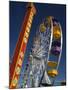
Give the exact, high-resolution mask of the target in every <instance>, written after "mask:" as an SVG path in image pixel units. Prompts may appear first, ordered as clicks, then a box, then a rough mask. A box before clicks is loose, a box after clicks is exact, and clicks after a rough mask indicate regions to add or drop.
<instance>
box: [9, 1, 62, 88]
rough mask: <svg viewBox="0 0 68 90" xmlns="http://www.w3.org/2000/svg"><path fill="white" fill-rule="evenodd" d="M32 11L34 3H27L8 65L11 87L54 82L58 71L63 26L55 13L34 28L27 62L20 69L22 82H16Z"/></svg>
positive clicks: (38, 85)
mask: <svg viewBox="0 0 68 90" xmlns="http://www.w3.org/2000/svg"><path fill="white" fill-rule="evenodd" d="M35 14H36V8H35V6H34V5H33V3H29V4H28V6H27V12H26V15H25V18H24V22H23V24H22V27H21V31H20V34H19V38H18V41H17V44H16V48H15V51H14V56H13V60H12V64H11V66H10V85H9V87H10V88H19V87H20V88H21V87H22V88H25V87H41V86H43V85H48V86H49V85H53V84H54V81H55V78H56V76H57V75H58V67H59V63H60V59H61V53H62V29H61V25H60V23H59V22H58V21H57V20H56V19H55V18H54V17H52V16H48V17H47V18H46V19H44V21H43V22H42V23H41V24H40V25H39V28H38V30H37V31H36V35H35V37H34V39H33V44H32V49H31V52H29V53H30V54H29V59H28V61H29V62H28V63H27V64H26V69H25V71H24V73H23V79H22V84H21V85H20V84H19V83H18V81H19V78H20V73H21V68H22V64H23V60H24V54H25V51H26V46H27V42H28V38H29V33H30V29H31V25H32V20H33V17H34V15H35Z"/></svg>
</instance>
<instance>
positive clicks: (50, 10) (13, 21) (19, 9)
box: [9, 1, 66, 82]
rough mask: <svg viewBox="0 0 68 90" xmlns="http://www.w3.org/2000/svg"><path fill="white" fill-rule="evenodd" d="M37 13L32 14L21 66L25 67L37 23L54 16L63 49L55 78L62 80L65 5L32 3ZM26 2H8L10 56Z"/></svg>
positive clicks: (64, 70)
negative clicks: (59, 28)
mask: <svg viewBox="0 0 68 90" xmlns="http://www.w3.org/2000/svg"><path fill="white" fill-rule="evenodd" d="M34 5H35V7H36V10H37V13H36V15H35V16H34V19H33V23H32V27H31V32H30V36H29V40H28V44H27V49H26V54H25V58H24V64H23V66H22V68H24V67H25V64H26V63H27V60H28V55H29V52H30V50H31V46H32V41H33V37H34V35H35V33H36V30H37V29H38V26H39V24H40V23H41V22H42V21H43V20H44V18H46V17H47V16H54V17H55V18H56V19H57V20H58V21H59V22H60V24H61V27H62V33H63V49H62V56H61V62H60V66H59V75H58V76H57V78H56V82H58V81H63V80H65V79H66V6H65V5H57V4H40V3H34ZM26 6H27V2H26V3H25V2H12V1H11V2H10V9H9V10H10V58H12V56H13V51H14V48H15V45H16V42H17V39H18V36H19V33H20V28H21V24H22V21H23V20H24V16H25V13H26Z"/></svg>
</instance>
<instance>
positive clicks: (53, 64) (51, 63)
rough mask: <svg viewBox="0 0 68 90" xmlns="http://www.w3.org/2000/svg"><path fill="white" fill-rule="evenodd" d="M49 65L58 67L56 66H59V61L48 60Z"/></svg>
mask: <svg viewBox="0 0 68 90" xmlns="http://www.w3.org/2000/svg"><path fill="white" fill-rule="evenodd" d="M48 66H49V67H56V66H57V62H54V61H48Z"/></svg>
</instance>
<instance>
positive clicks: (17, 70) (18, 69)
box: [16, 67, 20, 75]
mask: <svg viewBox="0 0 68 90" xmlns="http://www.w3.org/2000/svg"><path fill="white" fill-rule="evenodd" d="M19 74H20V67H17V68H16V75H19Z"/></svg>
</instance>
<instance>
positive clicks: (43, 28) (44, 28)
mask: <svg viewBox="0 0 68 90" xmlns="http://www.w3.org/2000/svg"><path fill="white" fill-rule="evenodd" d="M45 30H46V27H45V26H44V23H42V24H41V25H40V31H41V32H45Z"/></svg>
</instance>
